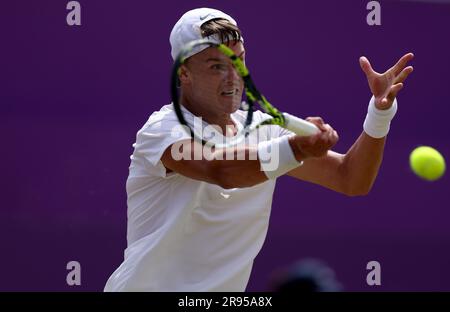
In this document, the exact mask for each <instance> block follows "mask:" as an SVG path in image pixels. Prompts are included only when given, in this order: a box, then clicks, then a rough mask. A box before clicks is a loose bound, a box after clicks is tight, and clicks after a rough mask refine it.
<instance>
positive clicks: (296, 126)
mask: <svg viewBox="0 0 450 312" xmlns="http://www.w3.org/2000/svg"><path fill="white" fill-rule="evenodd" d="M283 116H284V119H285V121H286V123H285V125H284V127H285V128H286V129H288V130H290V131H292V132H294V133H295V134H297V135H300V136H310V135H314V134H316V133H318V132H319V131H320V130H319V128H317V126H316V125H315V124H313V123H311V122H309V121H306V120H304V119H300V118H298V117H295V116H293V115H291V114H288V113H283Z"/></svg>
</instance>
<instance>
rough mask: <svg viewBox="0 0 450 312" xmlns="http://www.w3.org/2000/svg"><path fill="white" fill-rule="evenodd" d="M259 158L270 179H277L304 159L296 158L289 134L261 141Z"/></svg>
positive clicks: (262, 168)
mask: <svg viewBox="0 0 450 312" xmlns="http://www.w3.org/2000/svg"><path fill="white" fill-rule="evenodd" d="M258 159H259V162H260V164H261V170H262V171H264V173H265V174H266V176H267V177H268V178H269V179H276V178H278V177H279V176H282V175H284V174H285V173H287V172H289V171H291V170H292V169H294V168H296V167H298V166H301V165H302V164H303V161H301V162H299V161H297V159H296V158H295V155H294V152H293V151H292V149H291V145H290V144H289V136H288V135H285V136H282V137H279V138H276V139H272V140H270V141H264V142H260V143H259V144H258Z"/></svg>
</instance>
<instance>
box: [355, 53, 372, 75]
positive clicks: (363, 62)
mask: <svg viewBox="0 0 450 312" xmlns="http://www.w3.org/2000/svg"><path fill="white" fill-rule="evenodd" d="M359 66H361V69H362V70H363V72H364V73H365V74H366V76H369V75H372V74H374V73H375V71H374V70H373V68H372V65H370V62H369V60H368V59H367V57H365V56H361V57H360V58H359Z"/></svg>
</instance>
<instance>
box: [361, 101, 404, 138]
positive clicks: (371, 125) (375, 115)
mask: <svg viewBox="0 0 450 312" xmlns="http://www.w3.org/2000/svg"><path fill="white" fill-rule="evenodd" d="M396 112H397V99H394V103H393V104H392V106H391V107H390V108H388V109H385V110H381V109H378V108H376V107H375V97H374V96H372V98H371V99H370V102H369V108H368V109H367V115H366V120H364V125H363V128H364V131H365V132H366V133H367V134H368V135H369V136H371V137H372V138H376V139H379V138H382V137H385V136H386V135H387V134H388V132H389V127H390V125H391V120H392V119H393V118H394V116H395V113H396Z"/></svg>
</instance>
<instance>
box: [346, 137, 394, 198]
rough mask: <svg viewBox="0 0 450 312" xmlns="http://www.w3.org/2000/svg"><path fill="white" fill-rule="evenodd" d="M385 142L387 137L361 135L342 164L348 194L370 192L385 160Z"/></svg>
mask: <svg viewBox="0 0 450 312" xmlns="http://www.w3.org/2000/svg"><path fill="white" fill-rule="evenodd" d="M385 142H386V137H383V138H379V139H375V138H372V137H370V136H369V135H367V134H366V133H365V132H364V131H363V132H362V133H361V135H360V136H359V138H358V139H357V140H356V142H355V143H354V144H353V145H352V147H351V148H350V149H349V150H348V152H347V153H346V155H345V157H344V161H343V163H342V168H343V170H342V172H343V173H344V179H345V181H346V183H345V185H346V188H347V190H346V193H348V194H350V195H365V194H367V193H368V192H369V191H370V189H371V188H372V185H373V183H374V182H375V179H376V177H377V175H378V170H379V169H380V165H381V162H382V160H383V152H384V145H385Z"/></svg>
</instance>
